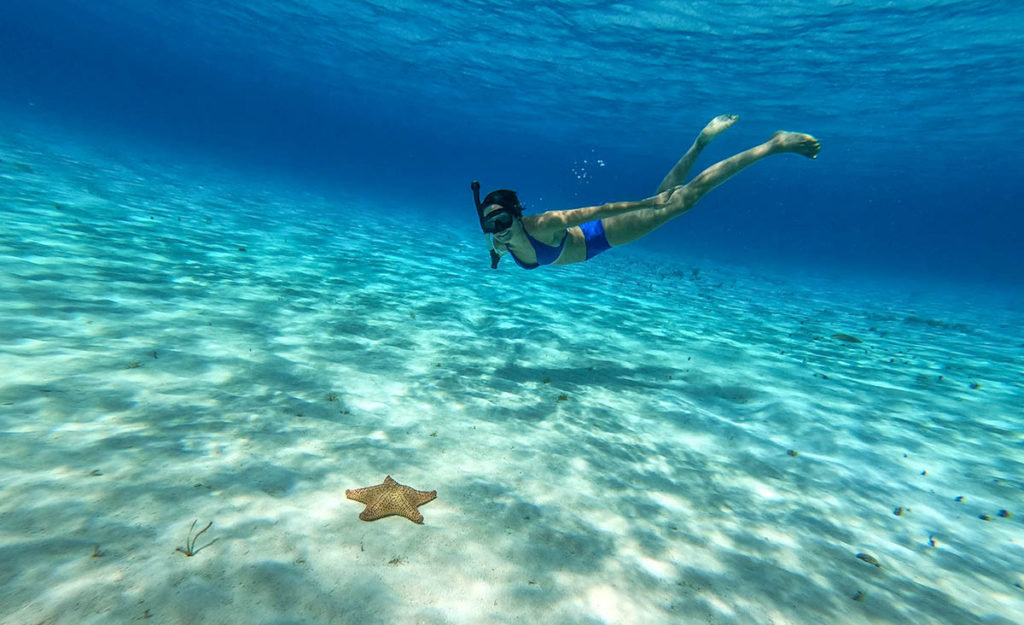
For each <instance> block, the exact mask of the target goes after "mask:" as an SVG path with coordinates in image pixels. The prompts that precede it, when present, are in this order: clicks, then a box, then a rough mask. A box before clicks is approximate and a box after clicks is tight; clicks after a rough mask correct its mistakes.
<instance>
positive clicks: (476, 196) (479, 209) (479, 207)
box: [471, 180, 501, 269]
mask: <svg viewBox="0 0 1024 625" xmlns="http://www.w3.org/2000/svg"><path fill="white" fill-rule="evenodd" d="M471 186H472V188H473V201H474V202H475V203H476V216H477V217H478V218H479V220H480V230H482V231H483V233H484V240H485V241H487V247H488V248H489V249H490V251H491V269H497V268H498V262H499V261H500V260H501V254H499V253H498V252H496V251H495V250H494V244H493V243H491V240H490V239H489V238H488V237H487V234H488V233H487V231H486V230H484V208H486V207H485V206H484V205H483V204H481V203H480V183H479V182H477V181H476V180H474V181H473V184H472V185H471Z"/></svg>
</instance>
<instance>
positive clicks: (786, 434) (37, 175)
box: [0, 136, 1024, 625]
mask: <svg viewBox="0 0 1024 625" xmlns="http://www.w3.org/2000/svg"><path fill="white" fill-rule="evenodd" d="M69 150H70V148H68V147H67V146H56V147H54V146H49V147H41V146H39V145H37V144H34V143H32V142H29V141H28V140H27V139H25V138H20V139H19V138H15V137H12V136H8V137H6V138H5V139H4V140H3V142H2V143H0V159H2V162H0V206H2V211H3V219H4V223H3V227H2V229H0V293H2V294H3V296H2V300H0V372H2V378H0V431H2V436H0V563H2V565H0V622H2V623H3V624H4V625H8V624H10V625H22V624H24V625H34V624H37V623H47V624H64V623H67V624H74V625H82V624H88V623H129V622H135V621H138V620H145V619H147V618H148V620H150V621H152V622H155V623H267V624H271V623H273V624H285V623H288V624H298V623H310V624H314V623H315V624H323V623H386V622H394V623H558V624H565V623H616V624H633V623H666V622H671V623H702V624H703V623H714V624H727V623H728V624H732V623H736V624H740V623H743V624H758V625H764V624H769V623H770V624H775V625H782V624H792V625H796V624H808V625H810V624H814V625H820V624H822V623H829V624H845V623H849V624H864V623H914V624H915V625H926V624H931V623H944V624H945V623H949V624H954V623H955V624H964V625H969V624H973V623H979V624H980V623H985V624H989V625H993V624H998V625H1008V624H1010V623H1019V622H1022V621H1024V617H1022V615H1024V589H1022V588H1021V586H1022V585H1024V549H1022V542H1024V537H1022V532H1021V530H1022V520H1024V505H1022V500H1024V498H1022V494H1024V453H1022V449H1024V435H1022V430H1024V427H1022V418H1021V416H1022V411H1021V408H1020V406H1021V404H1022V401H1021V399H1022V397H1024V393H1022V391H1024V368H1022V364H1021V363H1022V360H1021V357H1022V354H1024V330H1022V327H1024V323H1022V322H1024V313H1022V306H1021V300H1020V299H1019V298H1017V299H1015V298H1014V296H1013V295H1012V294H1004V295H1000V294H998V293H991V294H985V293H981V292H952V291H948V292H947V291H940V292H929V291H927V290H921V291H919V292H917V293H915V292H913V291H912V290H910V289H909V288H908V287H907V286H906V285H899V284H891V285H881V284H874V285H872V284H867V283H853V282H852V281H850V282H847V283H844V282H840V281H839V280H835V279H833V280H826V279H811V278H807V277H801V276H794V275H789V276H785V275H783V276H780V275H776V276H774V277H772V276H768V275H766V274H761V273H758V274H755V273H752V272H750V271H746V270H740V269H735V268H732V269H730V268H726V267H721V266H715V265H713V264H710V263H700V264H699V266H700V268H701V270H700V272H699V275H698V274H696V273H694V268H696V267H697V266H698V265H697V264H696V263H693V264H689V265H680V264H673V263H661V262H660V261H658V260H657V259H655V258H653V257H644V256H643V255H642V254H639V253H637V252H636V251H635V250H628V249H617V250H613V251H612V252H609V253H606V254H604V255H603V256H601V257H599V258H598V259H595V260H594V261H591V262H589V263H586V264H585V265H577V266H572V267H564V268H557V269H547V270H541V271H536V272H524V271H522V270H519V269H518V268H515V267H513V266H511V263H507V265H508V266H506V267H503V268H502V269H501V270H500V271H493V272H492V271H490V270H489V269H487V259H486V253H485V251H484V250H483V249H482V247H481V246H480V245H478V242H479V239H480V237H479V235H478V233H476V232H474V228H475V224H474V223H473V219H472V217H471V213H470V215H469V216H468V217H467V220H466V222H465V223H460V224H442V225H440V226H439V225H438V224H426V223H420V222H418V221H416V220H412V219H409V218H405V217H399V216H392V217H390V218H385V217H383V216H382V211H380V210H375V209H374V207H373V206H372V204H371V202H372V200H370V199H360V198H354V199H352V200H350V201H347V202H345V206H341V207H339V206H337V203H336V202H328V201H326V200H322V199H318V198H316V197H312V196H303V195H301V194H291V195H289V194H287V193H285V192H275V193H273V194H272V193H263V192H259V191H254V190H245V189H243V187H241V186H240V185H237V184H234V183H229V182H228V181H220V182H217V181H210V180H202V181H199V180H196V179H194V178H191V177H189V175H187V174H185V173H182V172H178V173H167V172H166V171H164V172H161V170H159V169H157V168H155V167H148V166H143V165H138V164H132V165H127V164H117V159H112V158H107V157H100V156H96V155H89V156H84V157H83V156H81V155H79V156H76V158H74V159H71V158H69V157H67V156H65V154H67V153H69ZM200 185H203V186H202V187H201V186H200ZM55 202H56V203H59V207H58V206H55V205H54V203H55ZM334 212H336V213H337V214H332V213H334ZM240 247H244V248H245V251H241V250H239V248H240ZM836 333H848V334H852V335H856V336H857V337H859V338H860V339H861V340H862V341H863V342H862V343H858V344H854V343H848V342H844V341H841V340H837V339H834V338H831V337H832V335H834V334H836ZM972 385H976V386H977V388H972ZM331 394H334V395H331ZM560 395H564V397H565V400H564V401H560V400H559V397H560ZM335 396H336V398H335ZM330 399H334V401H331V400H330ZM790 449H791V450H795V451H796V452H798V455H796V456H791V455H789V454H787V450H790ZM925 471H926V472H927V474H924V473H923V472H925ZM388 474H390V475H392V476H393V477H394V478H395V479H397V480H398V481H399V482H402V483H404V484H408V485H410V486H413V487H415V488H419V489H426V490H430V489H436V490H437V491H438V497H437V499H436V500H435V501H433V502H431V503H429V504H426V505H425V506H423V507H422V508H421V512H422V513H423V514H424V516H425V518H426V522H425V524H424V525H422V526H418V525H415V524H413V523H411V522H409V521H407V520H405V519H403V518H399V517H392V518H387V519H383V520H380V521H377V522H373V523H366V522H362V521H359V520H358V518H357V516H358V514H359V512H360V511H361V510H362V505H361V504H358V503H356V502H352V501H348V500H346V499H345V496H344V491H345V489H346V488H356V487H360V486H367V485H370V484H375V483H378V482H380V481H381V480H382V479H383V478H384V476H385V475H388ZM958 496H962V497H963V500H962V501H960V502H957V501H955V498H956V497H958ZM896 507H903V508H904V509H905V510H906V512H905V513H904V514H902V515H900V516H897V515H895V514H893V510H894V509H895V508H896ZM1000 509H1007V510H1009V511H1010V512H1011V513H1012V514H1013V516H1012V517H1011V518H1001V517H999V516H997V511H998V510H1000ZM980 514H988V515H990V516H991V518H992V520H991V521H984V520H981V519H979V518H978V515H980ZM193 520H198V527H202V526H204V525H206V523H208V522H210V521H212V522H213V526H212V528H210V530H209V531H208V532H207V533H206V534H204V535H203V537H202V538H201V539H200V541H199V546H200V547H202V546H203V545H206V544H208V543H209V542H210V541H213V542H212V544H209V545H208V546H206V547H205V548H203V549H202V550H201V551H200V552H199V553H198V554H196V555H195V556H194V557H191V558H188V557H185V556H183V555H182V554H181V553H178V552H176V551H175V548H176V547H180V546H183V545H184V542H185V538H186V532H187V531H188V529H189V526H190V524H191V523H192V522H193ZM929 537H931V538H932V539H933V540H934V541H935V545H934V546H932V545H931V544H929ZM97 549H98V550H99V552H101V554H102V557H93V556H94V553H95V552H96V550H97ZM858 553H868V554H871V555H872V556H874V557H875V558H877V560H878V561H879V563H880V564H881V565H882V566H881V568H877V567H874V566H872V565H870V564H868V563H866V562H863V561H861V560H859V559H857V558H856V557H855V556H856V554H858ZM858 592H862V593H864V594H863V600H861V601H855V600H853V597H854V596H855V595H856V594H857V593H858Z"/></svg>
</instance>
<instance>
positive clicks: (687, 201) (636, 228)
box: [602, 130, 821, 246]
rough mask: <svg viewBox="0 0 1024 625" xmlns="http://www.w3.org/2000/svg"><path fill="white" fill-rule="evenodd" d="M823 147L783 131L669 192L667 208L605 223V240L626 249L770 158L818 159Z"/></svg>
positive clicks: (650, 210)
mask: <svg viewBox="0 0 1024 625" xmlns="http://www.w3.org/2000/svg"><path fill="white" fill-rule="evenodd" d="M819 150H821V143H819V142H818V140H817V139H815V138H814V137H812V136H811V135H806V134H803V133H799V132H786V131H783V130H780V131H778V132H776V133H775V134H774V135H772V137H771V138H770V139H768V140H767V141H765V142H764V143H762V144H761V145H758V146H754V147H752V148H750V149H749V150H747V151H745V152H740V153H739V154H737V155H736V156H732V157H730V158H727V159H725V160H724V161H720V162H718V163H715V164H714V165H712V166H711V167H708V168H707V169H705V170H704V171H702V172H701V173H700V174H698V175H697V177H696V178H694V179H693V180H691V181H690V183H689V184H686V185H683V186H677V187H675V188H673V189H671V190H670V191H665V192H664V195H665V196H666V197H665V205H664V206H661V207H659V208H642V209H640V210H636V211H633V212H631V213H625V214H622V215H616V216H615V217H608V218H606V219H604V220H603V222H602V223H603V225H604V232H605V237H607V239H608V243H609V245H612V246H616V245H625V244H626V243H629V242H630V241H635V240H636V239H639V238H640V237H642V236H644V235H645V234H648V233H650V232H651V231H653V230H654V229H656V228H658V227H659V226H661V225H663V224H665V223H666V222H668V221H669V220H670V219H672V218H673V217H678V216H679V215H682V214H683V213H685V212H686V211H688V210H690V209H691V208H693V207H694V205H695V204H696V203H697V202H698V201H699V200H700V199H701V198H702V197H704V195H705V194H706V193H707V192H708V191H710V190H712V189H714V188H715V187H717V186H718V185H720V184H722V183H723V182H725V181H726V180H728V179H729V178H732V177H733V176H734V175H736V174H737V173H739V171H740V170H741V169H743V168H745V167H747V166H749V165H752V164H754V163H756V162H757V161H759V160H761V159H762V158H764V157H766V156H770V155H772V154H780V153H783V152H793V153H794V154H802V155H803V156H806V157H808V158H817V156H818V151H819Z"/></svg>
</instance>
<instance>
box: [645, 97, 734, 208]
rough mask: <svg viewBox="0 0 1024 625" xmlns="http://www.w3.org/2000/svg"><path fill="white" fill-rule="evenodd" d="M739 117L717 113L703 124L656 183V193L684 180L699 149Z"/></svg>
mask: <svg viewBox="0 0 1024 625" xmlns="http://www.w3.org/2000/svg"><path fill="white" fill-rule="evenodd" d="M739 118H740V116H739V115H719V116H718V117H716V118H714V119H712V120H711V121H709V122H708V125H707V126H704V130H701V131H700V134H699V135H697V138H696V139H694V140H693V145H691V146H690V149H689V150H687V151H686V154H683V158H681V159H679V162H678V163H676V166H675V167H673V168H672V171H670V172H668V175H667V176H665V179H664V180H662V181H661V184H660V185H658V193H661V192H662V191H668V190H669V189H671V188H672V187H678V186H679V185H681V184H683V183H684V182H686V174H688V173H690V168H691V167H693V163H694V162H695V161H696V160H697V157H698V156H700V153H701V150H703V149H704V148H705V147H707V145H708V144H709V143H711V140H712V139H714V138H715V137H717V136H718V135H720V134H722V133H723V132H725V130H726V128H728V127H729V126H732V125H733V124H735V123H736V120H737V119H739Z"/></svg>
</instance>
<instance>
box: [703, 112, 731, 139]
mask: <svg viewBox="0 0 1024 625" xmlns="http://www.w3.org/2000/svg"><path fill="white" fill-rule="evenodd" d="M739 118H740V116H739V115H719V116H718V117H716V118H714V119H712V120H711V121H709V122H708V125H707V126H704V130H701V131H700V138H701V140H702V141H703V142H704V143H710V142H711V140H712V139H714V138H715V137H717V136H718V135H720V134H722V133H723V132H725V131H726V129H728V128H729V126H732V125H733V124H735V123H736V120H737V119H739Z"/></svg>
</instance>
